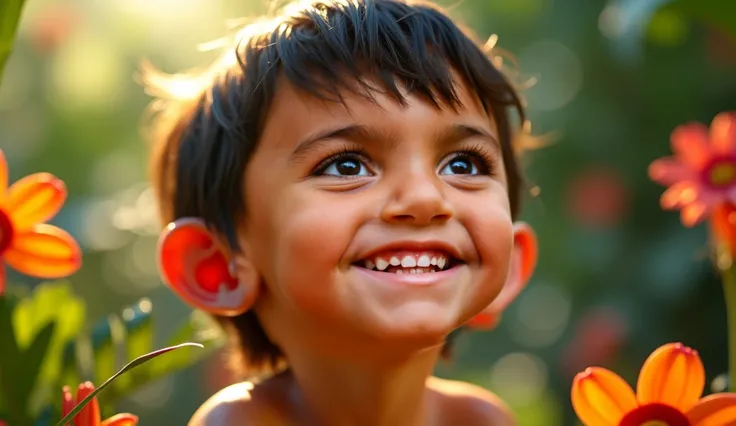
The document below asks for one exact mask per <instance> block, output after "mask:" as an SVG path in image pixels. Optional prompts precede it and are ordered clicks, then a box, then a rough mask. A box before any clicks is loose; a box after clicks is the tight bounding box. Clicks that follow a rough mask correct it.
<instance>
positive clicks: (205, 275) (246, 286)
mask: <svg viewBox="0 0 736 426" xmlns="http://www.w3.org/2000/svg"><path fill="white" fill-rule="evenodd" d="M157 256H158V265H159V272H160V274H161V278H162V279H163V281H164V282H165V283H166V284H167V285H168V286H169V288H171V289H172V290H173V291H174V293H176V294H177V295H178V296H179V297H181V298H182V299H183V300H184V301H185V302H186V303H188V304H189V305H191V306H192V307H194V308H197V309H201V310H204V311H206V312H209V313H212V314H215V315H223V316H236V315H239V314H242V313H244V312H246V311H247V310H248V309H250V308H251V307H252V306H253V303H255V299H256V297H257V296H258V285H257V284H258V282H257V280H255V279H251V278H252V277H251V275H252V273H250V272H248V271H246V272H245V273H244V274H243V275H244V277H243V278H244V279H242V278H239V277H240V274H239V273H235V272H236V271H234V270H237V269H238V267H237V266H236V267H235V268H232V267H231V266H230V262H229V260H228V258H227V256H226V252H225V250H223V249H222V247H221V246H220V244H219V242H218V240H217V238H215V236H214V235H213V233H212V232H211V231H210V230H209V229H208V228H207V226H206V225H205V223H204V221H202V220H201V219H197V218H183V219H179V220H176V221H174V222H172V223H170V224H169V225H168V226H167V227H166V228H165V229H164V231H163V232H162V233H161V236H160V237H159V240H158V252H157ZM237 272H239V271H237Z"/></svg>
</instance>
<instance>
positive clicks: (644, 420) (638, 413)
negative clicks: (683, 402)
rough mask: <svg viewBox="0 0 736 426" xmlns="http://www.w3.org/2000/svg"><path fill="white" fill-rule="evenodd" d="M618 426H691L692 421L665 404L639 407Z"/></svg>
mask: <svg viewBox="0 0 736 426" xmlns="http://www.w3.org/2000/svg"><path fill="white" fill-rule="evenodd" d="M618 426H691V425H690V420H688V419H687V417H685V415H684V414H682V412H681V411H680V410H678V409H676V408H673V407H670V406H669V405H665V404H647V405H642V406H641V407H638V408H636V409H634V410H632V411H631V412H629V413H628V414H627V415H625V416H624V418H623V419H622V420H621V423H619V425H618Z"/></svg>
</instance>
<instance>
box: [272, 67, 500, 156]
mask: <svg viewBox="0 0 736 426" xmlns="http://www.w3.org/2000/svg"><path fill="white" fill-rule="evenodd" d="M453 81H454V84H455V91H456V95H457V100H458V102H457V104H455V105H452V104H450V103H448V102H446V101H443V100H442V98H440V97H439V96H436V100H437V101H436V102H437V103H436V104H434V103H433V102H432V101H431V100H429V99H427V98H426V97H425V96H423V95H421V94H418V93H413V92H411V91H410V90H409V89H408V88H407V87H406V85H404V84H397V87H398V89H399V93H400V95H401V97H402V98H403V100H404V102H403V103H402V102H401V100H400V99H399V98H398V97H397V96H395V95H393V94H390V93H387V92H386V91H385V90H384V89H383V87H384V86H383V85H382V83H381V82H380V81H379V80H378V79H377V78H374V77H366V78H365V82H366V83H367V85H368V86H370V87H373V88H374V89H373V90H370V91H366V90H365V87H363V85H361V84H359V83H358V82H355V84H354V85H353V86H351V87H345V88H343V89H341V90H340V92H339V95H340V98H341V99H340V101H333V100H326V99H321V98H319V97H317V96H314V95H312V94H310V93H308V92H307V91H305V90H302V89H301V88H299V87H297V86H296V85H294V84H292V83H291V82H290V81H289V80H288V79H286V78H285V77H283V76H281V77H279V79H278V81H277V84H276V91H275V94H274V97H273V99H272V102H271V106H270V108H269V111H268V113H267V114H266V117H265V121H264V127H263V132H262V134H261V141H260V142H259V144H261V143H265V144H277V145H280V146H282V147H284V148H285V147H286V146H284V145H290V143H289V141H290V140H292V139H294V136H296V135H299V134H301V135H302V136H306V134H307V133H311V132H314V131H319V130H320V129H323V128H329V127H331V126H334V125H336V124H340V123H345V122H347V121H349V122H354V123H360V124H364V125H367V126H376V127H384V128H387V127H396V128H397V131H399V132H401V130H402V128H403V129H406V130H407V131H414V132H416V131H417V130H418V127H420V126H421V127H425V128H426V127H427V126H442V125H447V124H451V123H457V122H462V123H464V124H469V125H473V126H477V127H483V128H485V129H488V131H489V132H490V133H494V134H495V123H494V121H493V117H492V114H491V111H487V110H486V108H484V106H483V102H482V101H481V99H480V98H479V96H478V94H477V93H475V92H474V91H473V90H472V89H471V87H470V85H468V84H467V83H466V82H465V81H464V79H463V78H462V77H461V76H460V75H459V74H457V73H453Z"/></svg>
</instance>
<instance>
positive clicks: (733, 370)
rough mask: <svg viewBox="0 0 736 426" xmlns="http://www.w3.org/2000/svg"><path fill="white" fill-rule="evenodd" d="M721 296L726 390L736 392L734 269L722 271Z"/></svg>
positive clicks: (735, 283) (735, 288)
mask: <svg viewBox="0 0 736 426" xmlns="http://www.w3.org/2000/svg"><path fill="white" fill-rule="evenodd" d="M722 275H723V295H724V296H725V299H726V316H727V320H728V389H729V391H731V392H734V391H736V267H733V266H732V267H730V268H728V269H727V270H725V271H723V274H722Z"/></svg>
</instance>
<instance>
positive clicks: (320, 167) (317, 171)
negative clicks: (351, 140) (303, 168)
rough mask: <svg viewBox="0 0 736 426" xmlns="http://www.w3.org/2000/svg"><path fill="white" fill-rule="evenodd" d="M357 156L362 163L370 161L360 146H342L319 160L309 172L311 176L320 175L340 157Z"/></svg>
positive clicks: (349, 157)
mask: <svg viewBox="0 0 736 426" xmlns="http://www.w3.org/2000/svg"><path fill="white" fill-rule="evenodd" d="M351 158H357V159H359V160H360V161H361V162H363V163H370V158H369V156H368V152H367V151H366V150H365V149H363V148H361V147H352V146H343V147H340V148H337V149H335V150H334V151H332V152H331V153H330V154H328V155H327V157H326V158H325V159H324V160H322V161H320V162H319V164H317V166H316V167H315V168H314V171H313V172H312V173H311V175H312V176H322V175H323V174H324V172H325V170H327V168H328V167H330V166H331V165H332V164H333V163H334V162H335V161H337V160H342V159H351Z"/></svg>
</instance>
